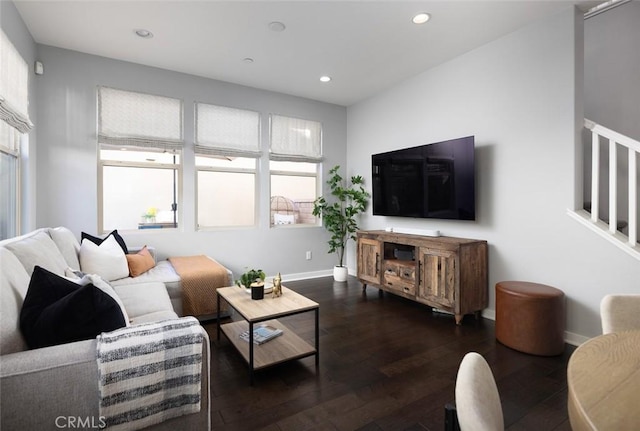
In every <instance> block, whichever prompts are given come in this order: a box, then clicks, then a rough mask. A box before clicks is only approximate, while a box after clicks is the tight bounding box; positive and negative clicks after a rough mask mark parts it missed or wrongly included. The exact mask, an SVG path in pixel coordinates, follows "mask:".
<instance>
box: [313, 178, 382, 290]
mask: <svg viewBox="0 0 640 431" xmlns="http://www.w3.org/2000/svg"><path fill="white" fill-rule="evenodd" d="M339 170H340V166H334V167H333V168H332V169H331V170H330V171H329V179H328V180H327V184H328V185H329V189H330V191H331V196H330V197H327V198H325V197H324V196H320V197H319V198H318V199H316V200H315V202H314V203H313V215H315V216H321V217H322V223H323V225H324V227H325V228H326V229H327V230H328V231H329V233H330V234H331V238H330V239H329V253H337V254H338V265H336V266H335V267H334V269H333V278H334V279H335V280H336V281H346V280H347V267H346V266H344V249H345V247H346V245H347V241H349V239H353V240H355V239H356V235H355V233H356V231H357V230H358V223H357V221H356V216H358V215H359V214H361V213H363V212H364V211H365V209H366V208H367V203H368V202H369V197H370V196H371V195H370V194H369V193H368V192H367V191H366V190H365V189H364V187H363V183H364V180H363V178H362V177H361V176H360V175H355V176H352V177H351V179H350V181H349V182H347V181H346V180H345V179H343V178H342V176H340V174H339V173H338V171H339Z"/></svg>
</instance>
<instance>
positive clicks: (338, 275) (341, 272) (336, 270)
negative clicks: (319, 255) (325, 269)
mask: <svg viewBox="0 0 640 431" xmlns="http://www.w3.org/2000/svg"><path fill="white" fill-rule="evenodd" d="M348 275H349V271H348V269H347V267H346V266H337V265H336V266H334V267H333V279H334V280H335V281H340V282H342V281H347V276H348Z"/></svg>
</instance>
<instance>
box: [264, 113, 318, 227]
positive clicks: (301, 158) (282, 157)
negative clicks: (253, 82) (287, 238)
mask: <svg viewBox="0 0 640 431" xmlns="http://www.w3.org/2000/svg"><path fill="white" fill-rule="evenodd" d="M276 117H278V118H280V119H284V120H293V122H295V121H296V120H297V121H303V122H309V123H317V124H318V136H317V137H318V141H317V149H318V151H317V152H316V153H315V154H302V155H301V154H297V153H294V152H288V153H282V152H274V151H273V148H274V143H273V142H274V118H276ZM323 129H324V127H323V124H322V122H320V121H317V120H309V119H306V118H301V117H293V116H288V115H283V114H277V113H271V114H270V115H269V203H270V204H269V227H270V228H278V229H282V228H284V229H289V228H305V227H317V226H320V225H321V223H322V220H321V218H320V217H315V222H314V223H293V224H283V225H277V224H275V223H274V222H273V220H272V218H271V199H272V198H273V197H274V196H273V192H272V190H273V187H272V177H273V176H274V175H275V176H278V175H279V176H292V177H304V178H315V179H316V190H315V199H317V198H319V197H320V195H321V194H322V185H321V181H322V168H323V160H324V157H323V148H324V130H323ZM282 135H283V136H284V134H282ZM313 145H315V144H313ZM286 146H287V145H285V146H284V147H286ZM277 147H278V148H280V149H282V148H283V146H282V145H279V146H277ZM291 147H292V146H291V145H289V148H291ZM271 162H288V163H310V164H314V165H315V167H316V169H315V173H311V172H301V171H289V170H283V169H273V170H272V169H271ZM315 199H314V201H315Z"/></svg>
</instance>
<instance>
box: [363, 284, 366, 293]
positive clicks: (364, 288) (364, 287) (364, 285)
mask: <svg viewBox="0 0 640 431" xmlns="http://www.w3.org/2000/svg"><path fill="white" fill-rule="evenodd" d="M365 290H367V283H362V291H363V292H364V291H365Z"/></svg>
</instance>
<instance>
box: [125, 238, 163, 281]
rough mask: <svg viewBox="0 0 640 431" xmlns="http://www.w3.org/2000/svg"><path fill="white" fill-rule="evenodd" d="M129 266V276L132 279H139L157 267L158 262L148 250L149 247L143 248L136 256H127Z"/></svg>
mask: <svg viewBox="0 0 640 431" xmlns="http://www.w3.org/2000/svg"><path fill="white" fill-rule="evenodd" d="M126 257H127V264H128V265H129V275H130V276H131V277H138V276H139V275H141V274H144V273H145V272H147V271H149V270H150V269H151V268H153V267H154V266H156V261H155V260H154V259H153V256H151V253H149V250H147V246H146V245H145V246H144V247H142V250H140V251H139V252H137V253H135V254H127V255H126Z"/></svg>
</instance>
